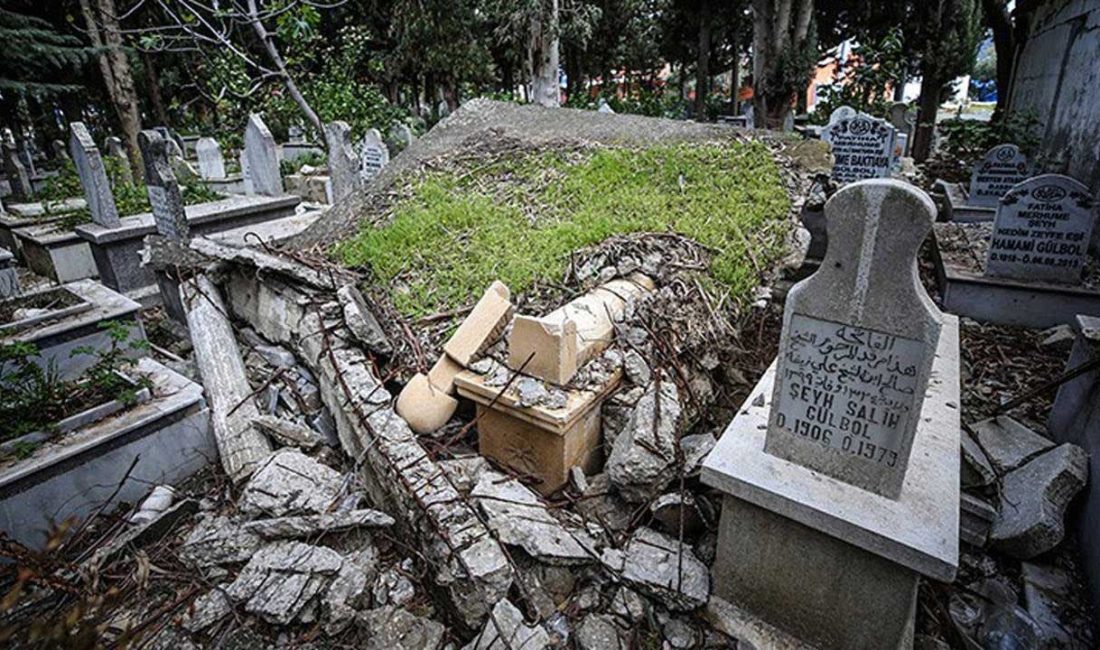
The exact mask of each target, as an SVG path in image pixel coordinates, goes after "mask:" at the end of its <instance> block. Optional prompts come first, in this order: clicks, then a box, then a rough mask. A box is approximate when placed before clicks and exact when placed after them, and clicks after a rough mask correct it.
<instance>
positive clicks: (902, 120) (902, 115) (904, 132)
mask: <svg viewBox="0 0 1100 650" xmlns="http://www.w3.org/2000/svg"><path fill="white" fill-rule="evenodd" d="M886 121H888V122H890V124H891V125H892V126H893V127H894V128H895V129H897V130H898V140H899V144H900V145H902V146H901V147H900V149H901V155H903V156H905V155H908V154H909V152H908V147H909V141H910V140H911V139H912V137H913V120H912V118H911V117H910V115H909V104H906V103H905V102H894V103H893V104H890V108H889V109H887V111H886ZM902 136H905V137H904V139H903V138H902Z"/></svg>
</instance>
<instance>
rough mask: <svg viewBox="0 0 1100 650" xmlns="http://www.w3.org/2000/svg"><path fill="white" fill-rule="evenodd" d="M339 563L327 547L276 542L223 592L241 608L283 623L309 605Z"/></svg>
mask: <svg viewBox="0 0 1100 650" xmlns="http://www.w3.org/2000/svg"><path fill="white" fill-rule="evenodd" d="M343 562H344V561H343V558H341V557H340V554H339V553H337V552H336V551H334V550H332V549H330V548H325V547H323V546H311V545H309V544H303V543H301V542H276V543H274V544H270V545H268V546H265V547H263V548H261V549H260V550H259V551H257V552H256V554H255V555H253V556H252V559H251V560H249V561H248V564H246V565H245V566H244V568H243V569H241V572H240V573H239V574H238V575H237V579H236V580H234V581H233V584H231V585H229V588H228V589H227V590H226V593H227V594H228V596H229V598H230V599H231V600H233V601H234V602H237V603H242V604H243V606H244V609H245V611H247V612H249V613H251V614H255V615H257V616H260V617H261V618H263V619H264V620H266V621H268V622H271V623H276V624H279V625H286V624H288V623H290V622H291V621H293V620H294V619H296V618H298V617H299V615H301V614H302V613H303V612H304V611H305V610H306V607H307V606H309V605H311V604H313V603H312V601H313V599H314V598H316V597H317V596H318V594H320V593H321V591H322V590H323V589H324V588H325V586H326V585H327V584H328V582H329V578H330V577H331V576H333V575H335V574H336V573H337V572H338V571H339V570H340V567H341V566H342V565H343Z"/></svg>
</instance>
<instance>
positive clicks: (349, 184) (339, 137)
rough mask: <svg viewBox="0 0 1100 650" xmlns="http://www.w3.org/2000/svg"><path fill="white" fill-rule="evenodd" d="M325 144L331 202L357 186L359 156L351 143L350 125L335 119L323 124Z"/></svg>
mask: <svg viewBox="0 0 1100 650" xmlns="http://www.w3.org/2000/svg"><path fill="white" fill-rule="evenodd" d="M325 145H326V147H327V149H328V175H329V182H330V183H331V187H332V196H330V197H329V199H330V201H331V202H332V203H334V204H335V203H336V202H337V201H339V200H340V199H342V198H344V197H345V196H347V195H349V194H351V193H352V192H354V191H355V189H356V188H357V187H358V186H359V158H358V156H356V155H355V148H354V147H353V146H352V144H351V126H350V125H349V124H348V123H347V122H343V121H340V120H337V121H335V122H329V123H328V124H326V125H325Z"/></svg>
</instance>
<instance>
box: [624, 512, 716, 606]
mask: <svg viewBox="0 0 1100 650" xmlns="http://www.w3.org/2000/svg"><path fill="white" fill-rule="evenodd" d="M602 562H603V564H604V566H605V567H607V568H608V570H610V571H611V572H612V573H613V574H615V575H617V576H618V577H619V578H621V579H622V580H624V581H626V582H627V583H629V584H631V585H633V586H634V587H636V588H637V589H639V590H640V591H642V592H644V593H646V594H649V595H650V596H652V597H653V598H655V599H657V600H659V601H660V602H661V603H662V604H663V605H664V606H665V607H667V608H668V609H670V610H673V611H688V610H692V609H696V608H698V607H702V606H703V605H705V604H706V602H707V597H708V596H709V595H710V574H709V571H708V570H707V566H706V565H705V564H703V563H702V562H701V561H699V558H697V557H696V556H695V553H694V552H693V551H692V550H691V547H690V546H688V545H687V544H683V543H680V542H678V541H677V540H675V539H672V538H671V537H668V536H666V535H662V534H661V533H658V532H657V531H655V530H652V529H649V528H639V529H638V530H637V531H635V533H634V535H633V536H632V537H631V538H630V541H629V542H627V545H626V548H625V549H623V550H616V549H605V550H604V552H603V557H602Z"/></svg>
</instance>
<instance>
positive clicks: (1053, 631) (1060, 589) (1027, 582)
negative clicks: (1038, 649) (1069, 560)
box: [1020, 562, 1074, 648]
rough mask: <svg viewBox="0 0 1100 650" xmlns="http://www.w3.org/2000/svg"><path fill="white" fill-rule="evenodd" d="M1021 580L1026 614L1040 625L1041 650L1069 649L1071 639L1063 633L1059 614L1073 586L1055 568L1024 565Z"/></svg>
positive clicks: (1065, 576) (1063, 626) (1030, 564)
mask: <svg viewBox="0 0 1100 650" xmlns="http://www.w3.org/2000/svg"><path fill="white" fill-rule="evenodd" d="M1020 570H1021V571H1020V574H1021V577H1022V578H1023V580H1024V603H1025V604H1026V605H1027V613H1028V614H1031V618H1032V619H1034V620H1035V622H1036V623H1037V624H1038V625H1039V629H1040V630H1041V631H1042V634H1043V639H1042V642H1043V645H1042V647H1044V648H1072V647H1074V646H1073V639H1072V637H1071V636H1070V634H1069V632H1068V631H1067V630H1066V627H1065V625H1064V624H1063V623H1062V619H1061V617H1060V616H1059V611H1061V610H1063V609H1064V607H1065V603H1066V600H1067V598H1069V597H1070V594H1071V593H1072V584H1071V582H1070V579H1069V576H1068V575H1066V573H1065V571H1062V570H1061V569H1059V568H1057V567H1054V566H1044V565H1039V564H1032V563H1030V562H1024V563H1022V564H1021V565H1020Z"/></svg>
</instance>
